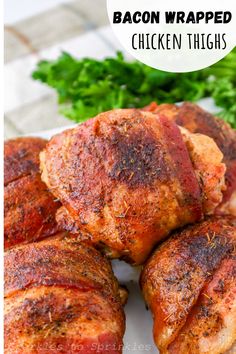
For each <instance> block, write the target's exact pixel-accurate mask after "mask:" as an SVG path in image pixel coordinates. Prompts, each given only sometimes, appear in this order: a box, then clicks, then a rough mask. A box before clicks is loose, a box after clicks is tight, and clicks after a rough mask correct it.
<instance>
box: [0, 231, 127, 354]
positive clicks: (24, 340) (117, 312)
mask: <svg viewBox="0 0 236 354" xmlns="http://www.w3.org/2000/svg"><path fill="white" fill-rule="evenodd" d="M5 279H6V283H5V353H7V354H12V353H13V352H14V353H19V354H20V353H23V352H24V353H27V354H35V353H38V354H39V353H42V351H44V352H50V353H52V354H54V353H57V352H58V351H59V352H60V353H65V354H66V353H78V352H80V351H79V349H78V348H81V349H80V350H81V352H82V353H83V352H86V353H87V352H88V353H90V352H92V348H96V346H99V345H100V346H104V348H106V345H107V348H108V349H104V353H110V352H112V353H113V350H114V353H116V354H120V353H121V352H122V338H123V334H124V329H125V328H124V327H125V323H124V313H123V309H122V305H121V300H120V297H119V287H118V283H117V281H116V279H115V277H114V275H113V272H112V269H111V266H110V264H109V262H108V261H107V260H106V259H105V258H104V257H103V256H102V255H101V254H100V253H99V252H98V251H96V250H95V249H94V248H92V247H90V246H88V245H86V244H82V243H80V242H78V241H76V240H75V239H73V238H72V237H67V235H65V234H61V235H58V236H56V237H53V238H50V239H47V240H43V241H40V242H37V243H31V244H28V245H23V246H18V247H16V248H14V249H12V250H9V251H8V252H7V253H6V254H5ZM110 348H113V349H112V351H109V350H110ZM83 350H84V351H83ZM94 351H95V349H94Z"/></svg>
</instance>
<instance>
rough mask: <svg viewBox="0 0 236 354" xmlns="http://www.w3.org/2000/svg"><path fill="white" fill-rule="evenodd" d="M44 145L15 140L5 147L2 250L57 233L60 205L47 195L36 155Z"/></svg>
mask: <svg viewBox="0 0 236 354" xmlns="http://www.w3.org/2000/svg"><path fill="white" fill-rule="evenodd" d="M45 145H46V141H45V140H43V139H40V138H30V137H24V138H17V139H13V140H8V141H6V142H5V145H4V247H5V249H8V248H11V247H13V246H15V245H17V244H20V243H28V242H32V241H35V240H39V239H42V238H45V237H47V236H51V235H53V234H54V233H56V232H57V231H58V225H57V223H56V219H55V214H56V210H57V209H58V207H59V206H60V203H59V202H58V201H57V200H56V199H55V197H54V196H53V195H52V194H51V193H49V191H48V188H47V186H46V185H45V184H44V183H43V182H42V181H41V176H40V173H39V153H40V151H41V150H42V149H43V148H44V147H45Z"/></svg>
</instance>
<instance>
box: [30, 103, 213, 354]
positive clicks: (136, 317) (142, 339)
mask: <svg viewBox="0 0 236 354" xmlns="http://www.w3.org/2000/svg"><path fill="white" fill-rule="evenodd" d="M199 105H200V106H202V107H203V108H204V109H206V110H208V111H209V112H212V113H214V111H215V107H214V106H213V104H212V100H211V99H204V100H202V101H200V102H199ZM73 126H75V125H71V127H73ZM71 127H70V126H69V127H68V126H67V127H66V128H65V127H62V128H55V129H52V130H48V131H44V132H38V133H34V134H31V136H39V137H42V138H45V139H50V138H51V137H52V136H53V135H55V134H57V133H60V132H62V131H63V130H65V129H69V128H71ZM112 265H113V270H114V273H115V275H116V276H117V278H118V280H119V282H120V284H123V285H126V287H127V288H128V290H129V299H128V303H127V305H126V306H125V314H126V332H125V337H124V350H123V353H124V354H130V353H137V354H145V353H149V354H157V353H158V350H157V349H156V346H155V344H154V341H153V337H152V325H153V321H152V317H151V313H150V311H148V310H147V309H146V307H145V303H144V301H143V299H142V294H141V292H140V289H139V284H138V280H139V273H140V269H139V268H137V267H136V268H135V267H131V266H130V265H128V264H126V263H125V262H123V261H113V262H112Z"/></svg>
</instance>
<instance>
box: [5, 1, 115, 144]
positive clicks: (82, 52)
mask: <svg viewBox="0 0 236 354" xmlns="http://www.w3.org/2000/svg"><path fill="white" fill-rule="evenodd" d="M4 13H5V15H4V22H5V138H11V137H15V136H18V135H23V134H29V133H33V132H37V131H42V130H45V129H51V128H55V127H60V126H65V125H69V124H71V122H70V121H68V120H67V119H65V118H64V117H62V116H60V115H59V114H58V106H57V99H56V95H55V93H54V92H53V91H52V90H50V89H49V88H47V87H46V86H44V85H42V84H41V83H39V82H36V81H33V80H32V79H31V73H32V71H33V69H34V68H35V67H36V63H37V62H38V61H39V60H40V59H53V58H57V57H58V55H59V53H60V52H61V51H63V50H65V51H68V52H69V53H71V54H72V55H75V56H76V57H79V58H80V57H85V56H91V57H94V58H98V59H100V58H103V57H105V56H112V55H114V54H115V52H116V51H117V50H118V49H121V45H120V44H119V43H118V41H117V40H116V38H115V37H114V35H113V33H112V30H111V28H110V26H109V24H108V16H107V12H106V0H76V1H70V0H40V1H35V0H21V1H19V0H6V1H5V9H4Z"/></svg>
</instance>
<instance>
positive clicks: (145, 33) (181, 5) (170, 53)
mask: <svg viewBox="0 0 236 354" xmlns="http://www.w3.org/2000/svg"><path fill="white" fill-rule="evenodd" d="M224 7H225V8H224ZM107 10H108V15H109V19H110V23H111V26H112V28H113V31H114V32H115V35H116V36H117V37H118V39H119V40H120V42H121V43H122V45H123V46H124V48H125V49H126V50H127V51H128V52H129V53H130V54H131V55H132V56H134V57H135V58H136V59H138V60H140V61H141V62H143V63H145V64H147V65H149V66H151V67H154V68H156V69H160V70H164V71H169V72H189V71H195V70H200V69H203V68H205V67H208V66H210V65H212V64H214V63H216V62H217V61H219V60H220V59H222V58H223V57H224V56H226V55H227V54H228V53H229V52H230V51H231V50H232V49H233V48H234V46H235V45H236V31H235V28H236V2H235V0H228V1H226V2H225V3H222V1H218V0H208V1H206V0H198V1H197V2H189V1H186V0H178V1H175V2H174V1H173V0H165V1H162V2H161V1H155V0H145V1H143V0H129V1H127V0H119V1H117V0H107Z"/></svg>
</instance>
